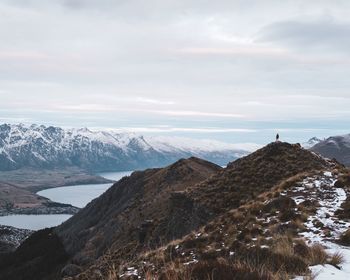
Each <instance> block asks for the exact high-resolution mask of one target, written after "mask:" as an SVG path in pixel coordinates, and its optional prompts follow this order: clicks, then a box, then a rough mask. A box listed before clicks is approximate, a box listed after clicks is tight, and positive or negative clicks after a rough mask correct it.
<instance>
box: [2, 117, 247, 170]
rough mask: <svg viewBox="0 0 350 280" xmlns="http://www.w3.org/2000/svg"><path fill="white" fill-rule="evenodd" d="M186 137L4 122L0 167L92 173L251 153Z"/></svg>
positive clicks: (217, 159) (221, 160)
mask: <svg viewBox="0 0 350 280" xmlns="http://www.w3.org/2000/svg"><path fill="white" fill-rule="evenodd" d="M189 140H190V139H187V140H186V141H185V139H184V138H181V139H180V138H178V139H176V138H172V139H171V138H167V137H162V138H157V137H148V138H146V137H145V136H142V135H136V134H134V133H117V132H113V131H91V130H89V129H87V128H81V129H62V128H60V127H53V126H44V125H23V124H18V125H9V124H3V125H0V170H13V169H18V168H21V167H28V166H30V167H38V168H55V167H66V166H77V167H79V168H83V169H86V170H91V171H94V172H99V171H123V170H136V169H144V168H149V167H160V166H165V165H168V164H171V163H172V162H175V161H176V160H178V159H180V158H188V157H191V156H196V157H200V158H204V159H207V160H209V161H212V162H215V163H217V164H219V165H226V164H227V162H228V161H229V160H232V159H233V158H238V157H241V156H243V155H246V154H248V153H249V151H246V150H243V149H238V148H237V145H234V144H226V143H221V142H218V141H209V140H195V141H194V140H192V141H189ZM185 143H191V144H190V145H189V144H185Z"/></svg>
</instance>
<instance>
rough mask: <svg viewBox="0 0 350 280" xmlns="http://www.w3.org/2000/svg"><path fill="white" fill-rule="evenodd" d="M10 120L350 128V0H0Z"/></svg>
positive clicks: (187, 129)
mask: <svg viewBox="0 0 350 280" xmlns="http://www.w3.org/2000/svg"><path fill="white" fill-rule="evenodd" d="M0 38H1V40H0V122H1V123H28V124H29V123H36V124H46V125H57V126H63V127H89V128H92V129H119V130H123V131H134V132H137V133H141V134H152V135H169V136H171V135H174V136H188V137H194V138H201V139H202V138H206V139H217V140H222V141H226V142H232V143H240V142H253V143H267V142H269V141H272V140H273V139H274V136H275V134H276V133H277V132H279V133H280V135H281V139H282V140H285V141H290V142H304V141H306V140H308V139H309V138H311V137H313V136H318V137H327V136H331V135H337V134H345V133H350V128H349V122H348V120H349V118H350V110H349V108H350V92H349V89H350V79H349V77H350V1H347V0H344V1H342V0H330V1H323V0H318V1H313V0H308V1H305V0H303V1H298V0H291V1H289V0H284V1H280V0H259V1H253V0H244V1H234V0H223V1H220V0H218V1H209V0H173V1H170V0H148V1H142V0H139V1H136V0H50V1H43V0H0Z"/></svg>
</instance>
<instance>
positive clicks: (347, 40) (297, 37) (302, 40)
mask: <svg viewBox="0 0 350 280" xmlns="http://www.w3.org/2000/svg"><path fill="white" fill-rule="evenodd" d="M257 42H268V43H277V44H282V45H285V46H291V47H296V48H298V49H305V50H320V51H331V52H332V51H343V52H349V51H350V22H338V21H336V20H333V19H327V18H326V19H318V20H308V21H296V20H293V21H282V22H274V23H272V24H270V25H268V26H266V27H264V28H263V29H262V30H261V31H260V33H259V34H258V39H257Z"/></svg>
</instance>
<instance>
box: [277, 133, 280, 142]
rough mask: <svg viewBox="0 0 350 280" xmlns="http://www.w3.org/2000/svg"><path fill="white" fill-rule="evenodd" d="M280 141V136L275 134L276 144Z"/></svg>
mask: <svg viewBox="0 0 350 280" xmlns="http://www.w3.org/2000/svg"><path fill="white" fill-rule="evenodd" d="M279 140H280V135H279V134H278V133H277V135H276V142H278V141H279Z"/></svg>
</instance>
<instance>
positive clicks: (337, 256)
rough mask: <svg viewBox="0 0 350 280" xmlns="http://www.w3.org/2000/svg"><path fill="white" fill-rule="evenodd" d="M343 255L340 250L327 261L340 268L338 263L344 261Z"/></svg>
mask: <svg viewBox="0 0 350 280" xmlns="http://www.w3.org/2000/svg"><path fill="white" fill-rule="evenodd" d="M344 260H345V259H344V256H343V254H342V253H340V252H336V253H334V254H333V255H332V256H331V258H330V259H329V261H328V263H329V264H330V265H333V266H334V267H336V268H340V265H341V264H342V263H343V262H344Z"/></svg>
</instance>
